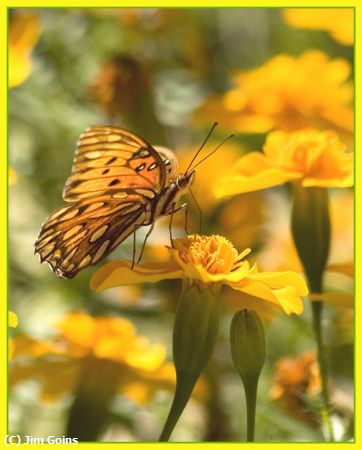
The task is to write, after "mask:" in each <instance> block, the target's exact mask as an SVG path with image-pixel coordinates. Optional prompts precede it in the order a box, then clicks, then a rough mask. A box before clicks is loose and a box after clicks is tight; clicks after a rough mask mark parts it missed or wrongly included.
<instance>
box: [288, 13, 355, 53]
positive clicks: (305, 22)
mask: <svg viewBox="0 0 362 450" xmlns="http://www.w3.org/2000/svg"><path fill="white" fill-rule="evenodd" d="M353 14H354V13H353V8H290V9H285V10H284V11H283V17H284V19H285V20H286V22H287V23H288V24H289V25H291V26H292V27H295V28H306V29H312V30H313V29H314V30H324V31H327V32H329V33H330V34H331V35H332V36H333V37H334V39H336V40H337V41H339V42H340V43H342V44H345V45H353V42H354V23H353Z"/></svg>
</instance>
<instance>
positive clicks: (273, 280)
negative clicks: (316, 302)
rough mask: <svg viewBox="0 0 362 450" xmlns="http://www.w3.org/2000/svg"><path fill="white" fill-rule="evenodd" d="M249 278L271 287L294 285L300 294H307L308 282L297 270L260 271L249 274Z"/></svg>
mask: <svg viewBox="0 0 362 450" xmlns="http://www.w3.org/2000/svg"><path fill="white" fill-rule="evenodd" d="M248 279H250V280H253V281H260V282H262V283H264V284H266V285H267V286H269V287H270V288H271V289H280V288H283V287H284V286H293V287H294V288H295V290H296V292H297V293H298V294H299V295H302V296H303V295H307V294H308V288H307V284H306V282H305V280H304V278H303V277H302V276H300V275H299V274H297V273H295V272H290V271H286V272H258V273H254V274H249V275H248Z"/></svg>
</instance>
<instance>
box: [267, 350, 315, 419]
mask: <svg viewBox="0 0 362 450" xmlns="http://www.w3.org/2000/svg"><path fill="white" fill-rule="evenodd" d="M320 389H321V379H320V374H319V368H318V363H317V358H316V354H315V352H314V351H306V352H304V353H302V354H301V355H300V356H298V357H297V358H281V359H280V360H279V361H278V363H277V365H276V368H275V374H274V380H273V385H272V388H271V390H270V397H271V399H272V400H274V401H277V402H278V403H279V404H280V405H281V406H282V407H283V408H284V409H285V410H286V411H287V412H288V413H289V414H291V415H293V416H294V417H296V418H298V419H300V420H303V421H304V422H307V423H309V424H311V425H317V422H318V421H317V417H316V415H315V414H314V413H313V412H312V411H308V409H307V406H308V403H307V401H306V396H308V397H310V398H315V397H316V396H317V395H318V393H319V391H320Z"/></svg>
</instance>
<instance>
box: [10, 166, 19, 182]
mask: <svg viewBox="0 0 362 450" xmlns="http://www.w3.org/2000/svg"><path fill="white" fill-rule="evenodd" d="M8 179H9V186H12V185H13V184H15V183H16V182H17V180H18V175H17V173H16V172H15V170H14V169H13V168H12V167H9V169H8Z"/></svg>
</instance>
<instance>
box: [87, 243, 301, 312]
mask: <svg viewBox="0 0 362 450" xmlns="http://www.w3.org/2000/svg"><path fill="white" fill-rule="evenodd" d="M173 244H174V248H168V250H169V252H170V255H171V260H170V261H169V262H161V263H154V264H151V263H148V264H147V263H146V264H136V265H135V266H134V267H133V269H131V266H132V264H131V261H112V262H110V263H108V264H106V265H105V266H104V267H102V268H101V269H100V270H98V271H97V272H96V273H95V274H94V275H93V277H92V279H91V282H90V285H91V288H92V289H94V290H96V291H103V290H105V289H109V288H112V287H116V286H122V285H128V284H137V283H146V282H157V281H160V280H164V279H177V278H180V279H184V280H186V281H187V282H188V283H190V284H192V285H193V284H195V285H196V286H197V287H198V289H199V290H200V291H202V290H203V289H205V288H206V287H210V289H213V288H215V289H218V287H219V286H221V285H222V284H225V285H227V286H229V287H231V288H232V289H234V290H237V291H241V292H244V293H246V294H249V295H252V296H254V297H257V298H260V299H262V300H265V301H268V302H271V303H274V304H276V305H278V306H280V307H281V308H282V309H283V310H284V312H286V313H287V314H291V313H296V314H301V313H302V312H303V303H302V301H301V298H300V297H301V296H304V295H307V292H308V291H307V287H306V284H305V282H304V280H303V278H302V277H301V276H300V275H298V274H296V273H294V272H288V271H286V272H279V273H278V272H263V273H261V272H258V270H257V267H256V265H254V266H252V267H250V265H249V263H248V262H247V261H245V260H243V259H244V257H245V256H246V255H248V254H249V253H250V250H249V249H246V250H244V251H243V252H242V253H240V254H239V253H238V252H237V250H236V249H235V248H234V247H233V245H232V244H231V243H230V242H229V241H228V240H226V239H225V238H224V237H222V236H218V235H212V236H199V235H189V236H187V237H186V238H184V239H176V240H174V241H173Z"/></svg>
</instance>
